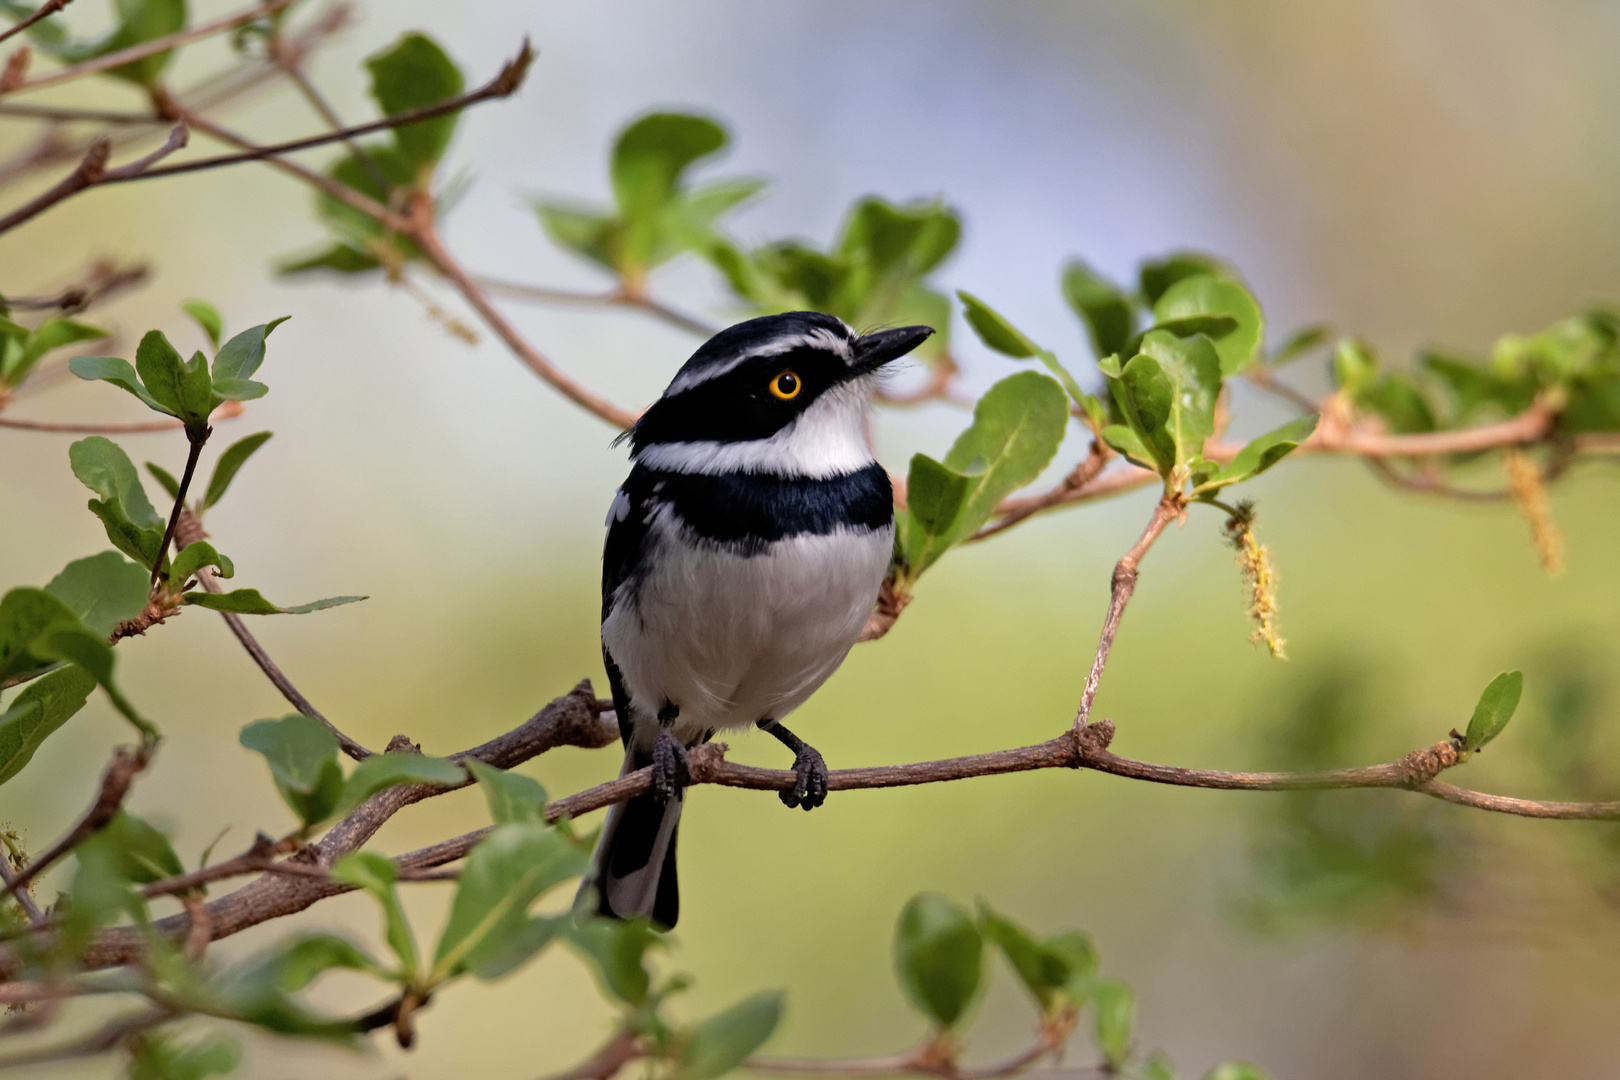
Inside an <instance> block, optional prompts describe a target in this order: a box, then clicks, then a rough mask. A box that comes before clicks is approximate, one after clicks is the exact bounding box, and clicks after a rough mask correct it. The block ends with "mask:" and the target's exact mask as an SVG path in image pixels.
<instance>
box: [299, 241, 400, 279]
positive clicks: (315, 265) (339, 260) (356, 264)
mask: <svg viewBox="0 0 1620 1080" xmlns="http://www.w3.org/2000/svg"><path fill="white" fill-rule="evenodd" d="M381 266H382V260H381V259H379V258H377V256H375V255H372V254H370V253H369V252H365V251H361V250H360V249H359V248H356V247H353V246H351V245H349V244H343V243H337V244H333V245H332V246H331V247H329V248H327V249H326V250H325V251H322V252H320V253H318V254H315V255H309V256H306V257H305V258H302V259H287V260H283V261H282V262H279V263H277V264H276V273H278V274H283V275H288V276H290V275H293V274H304V273H308V272H310V271H312V270H331V271H333V272H335V273H339V274H364V273H368V272H369V271H372V270H376V269H378V268H379V267H381Z"/></svg>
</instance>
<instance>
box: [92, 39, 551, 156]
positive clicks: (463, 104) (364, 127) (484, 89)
mask: <svg viewBox="0 0 1620 1080" xmlns="http://www.w3.org/2000/svg"><path fill="white" fill-rule="evenodd" d="M533 60H534V51H533V50H532V49H531V48H530V47H529V43H528V41H526V40H525V41H524V43H523V48H522V50H521V51H520V52H519V53H518V55H517V56H516V57H515V58H513V59H512V60H509V61H508V62H507V63H506V65H505V66H504V67H502V68H501V70H500V73H499V74H497V75H496V76H495V78H493V79H491V80H490V81H489V82H488V83H486V84H485V85H483V86H481V87H479V88H478V89H477V90H474V91H472V92H471V93H467V94H463V95H461V96H460V97H456V98H450V99H448V100H445V101H441V102H438V103H436V104H433V105H424V106H423V107H422V108H420V109H411V110H409V111H407V112H402V113H398V114H396V115H394V116H387V117H384V118H383V119H381V120H374V121H372V122H371V123H368V124H358V125H356V126H354V127H348V128H342V129H340V130H338V131H330V132H327V133H325V134H322V135H311V136H309V137H308V138H303V139H294V140H292V141H291V142H284V143H276V144H274V145H272V146H254V147H253V148H252V149H251V150H244V151H243V152H242V153H240V154H221V155H219V156H217V157H208V158H198V159H197V160H196V161H184V162H181V163H180V164H178V165H165V166H164V167H163V168H161V169H149V170H147V171H146V172H144V173H141V174H139V175H136V176H125V177H122V178H121V180H122V181H130V180H148V179H153V178H157V177H164V176H178V175H180V174H181V173H191V172H201V171H202V170H204V169H217V168H219V167H221V166H224V165H239V164H241V163H243V162H246V161H263V160H265V159H266V158H273V157H277V156H279V155H281V154H290V153H293V152H294V151H297V150H309V149H312V148H313V147H317V146H327V145H330V144H332V143H336V142H348V141H350V140H351V139H354V138H356V137H357V136H360V135H369V134H371V133H372V132H374V131H387V130H389V129H390V128H397V127H404V126H405V125H406V124H414V123H416V122H417V121H419V120H431V119H432V118H434V117H436V116H444V115H445V114H447V113H453V112H459V111H461V110H462V109H465V108H467V107H469V106H472V105H477V104H479V103H480V102H484V101H494V100H496V99H498V98H505V97H510V96H511V95H512V94H514V93H515V92H516V91H517V89H518V87H519V86H521V85H522V83H523V77H524V75H525V74H527V72H528V68H529V64H530V63H531V62H533ZM185 115H188V116H190V115H192V114H185ZM198 130H203V129H202V128H200V127H199V128H198ZM207 134H211V135H212V134H214V132H212V131H210V132H207ZM244 142H245V141H244ZM109 182H118V181H109Z"/></svg>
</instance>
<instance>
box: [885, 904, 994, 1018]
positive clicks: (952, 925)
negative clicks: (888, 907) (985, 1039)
mask: <svg viewBox="0 0 1620 1080" xmlns="http://www.w3.org/2000/svg"><path fill="white" fill-rule="evenodd" d="M983 956H984V941H983V939H982V938H981V936H980V934H979V927H978V924H977V923H976V922H975V921H974V919H973V916H972V915H970V914H969V913H968V912H967V911H966V910H965V909H963V908H962V907H960V906H959V905H957V904H954V903H952V902H951V901H949V900H947V899H946V898H945V897H943V896H940V895H939V894H937V893H920V894H918V895H917V896H914V897H912V898H911V900H910V901H909V902H908V903H907V904H906V906H905V908H904V909H903V910H902V911H901V912H900V919H899V922H898V923H897V924H896V926H895V932H894V963H895V969H896V971H897V972H898V974H899V977H900V985H901V986H902V987H903V988H904V989H905V991H906V995H907V996H908V997H909V998H910V999H911V1001H912V1004H914V1005H915V1006H916V1007H917V1008H918V1009H919V1010H921V1011H922V1012H923V1013H924V1014H925V1015H926V1016H928V1017H929V1018H930V1019H931V1020H932V1021H933V1022H934V1023H935V1024H936V1025H938V1027H939V1028H940V1029H941V1030H943V1031H949V1030H950V1029H951V1028H953V1027H955V1026H956V1024H957V1022H958V1021H960V1020H961V1019H962V1018H963V1016H964V1015H965V1014H966V1012H967V1010H968V1006H969V1005H971V1004H972V1003H973V999H974V996H975V995H976V994H977V992H978V989H979V976H980V969H981V966H982V964H983Z"/></svg>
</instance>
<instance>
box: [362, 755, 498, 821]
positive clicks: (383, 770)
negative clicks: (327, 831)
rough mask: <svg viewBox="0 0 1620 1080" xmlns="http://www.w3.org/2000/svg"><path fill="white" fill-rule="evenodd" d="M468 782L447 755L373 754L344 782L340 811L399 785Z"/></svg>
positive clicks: (462, 772) (464, 773)
mask: <svg viewBox="0 0 1620 1080" xmlns="http://www.w3.org/2000/svg"><path fill="white" fill-rule="evenodd" d="M466 782H467V774H466V772H464V771H463V770H462V768H461V766H460V765H457V764H456V763H455V762H453V761H450V760H449V759H447V758H436V757H428V756H426V755H425V754H416V753H412V752H410V751H403V752H398V753H388V754H372V755H371V756H370V757H368V758H366V759H365V760H364V761H362V762H360V764H358V765H356V766H355V767H354V772H352V773H350V774H349V779H348V781H347V782H345V783H344V785H343V797H342V798H341V799H339V800H338V806H337V813H339V814H347V813H348V812H349V811H351V810H353V809H354V808H355V807H357V806H359V805H360V804H361V803H363V802H365V801H366V800H367V799H369V798H371V796H373V795H375V794H377V792H379V791H383V790H385V789H387V788H391V787H397V786H398V785H400V784H445V785H455V784H464V783H466Z"/></svg>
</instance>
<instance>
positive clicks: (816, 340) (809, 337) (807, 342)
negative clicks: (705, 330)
mask: <svg viewBox="0 0 1620 1080" xmlns="http://www.w3.org/2000/svg"><path fill="white" fill-rule="evenodd" d="M844 329H845V330H846V331H848V333H849V334H851V335H853V334H854V331H853V330H850V329H849V327H848V326H845V327H844ZM802 348H811V349H826V350H828V351H829V352H832V353H835V354H836V355H837V356H838V357H839V358H840V359H841V360H843V361H844V363H846V364H848V363H850V362H851V361H852V360H853V358H854V355H855V354H854V350H853V349H852V348H851V347H850V342H849V338H848V337H840V336H839V335H837V334H835V333H833V332H832V331H831V330H826V329H823V328H821V327H817V328H816V329H814V330H811V331H809V332H808V333H804V334H789V335H786V336H784V337H779V338H777V339H775V340H774V341H768V342H766V343H765V344H763V345H759V346H756V347H755V348H752V349H749V350H748V351H746V352H743V353H739V354H738V355H736V356H734V357H732V358H731V359H729V360H726V361H724V362H722V363H718V364H711V365H709V366H708V367H705V368H703V369H702V370H699V371H692V372H688V373H686V374H684V375H678V376H676V378H675V381H674V382H672V383H670V384H669V389H668V390H665V391H664V396H665V397H672V396H673V395H675V394H680V393H684V392H686V391H687V390H690V389H692V387H694V386H698V385H700V384H702V383H706V382H708V381H709V380H710V379H715V378H719V377H720V376H721V375H724V374H725V373H726V372H728V371H733V370H735V369H736V368H737V367H738V366H739V365H741V364H744V363H746V362H747V361H749V360H754V359H757V358H758V357H761V356H779V355H781V354H782V353H785V352H792V351H793V350H794V349H802Z"/></svg>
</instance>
